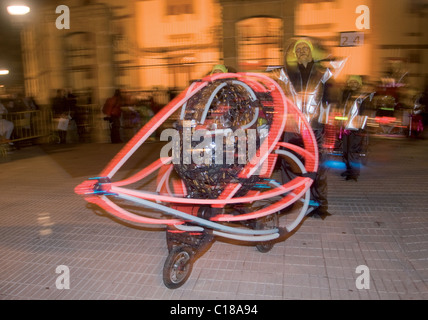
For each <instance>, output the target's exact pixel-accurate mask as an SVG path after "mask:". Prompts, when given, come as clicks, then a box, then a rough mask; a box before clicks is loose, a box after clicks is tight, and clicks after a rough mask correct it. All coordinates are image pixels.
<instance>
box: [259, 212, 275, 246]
mask: <svg viewBox="0 0 428 320" xmlns="http://www.w3.org/2000/svg"><path fill="white" fill-rule="evenodd" d="M278 225H279V220H278V214H276V213H274V214H271V215H269V216H266V217H263V218H260V219H257V221H256V229H257V230H263V229H273V228H276V227H278ZM274 244H275V242H274V241H273V240H271V241H264V242H259V243H258V244H256V248H257V250H258V251H259V252H261V253H266V252H269V251H270V250H272V248H273V246H274Z"/></svg>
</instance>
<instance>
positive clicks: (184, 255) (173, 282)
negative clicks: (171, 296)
mask: <svg viewBox="0 0 428 320" xmlns="http://www.w3.org/2000/svg"><path fill="white" fill-rule="evenodd" d="M192 267H193V252H192V249H190V248H189V247H187V246H182V245H181V246H176V247H173V248H172V250H171V252H170V253H169V255H168V257H167V258H166V260H165V264H164V267H163V283H164V284H165V286H166V287H167V288H169V289H177V288H179V287H181V286H182V285H183V284H184V283H185V282H186V281H187V279H188V278H189V276H190V273H191V272H192Z"/></svg>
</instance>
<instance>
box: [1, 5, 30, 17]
mask: <svg viewBox="0 0 428 320" xmlns="http://www.w3.org/2000/svg"><path fill="white" fill-rule="evenodd" d="M7 12H9V14H11V15H14V16H16V15H18V16H22V15H25V14H27V13H29V12H30V7H28V6H25V5H14V6H8V7H7Z"/></svg>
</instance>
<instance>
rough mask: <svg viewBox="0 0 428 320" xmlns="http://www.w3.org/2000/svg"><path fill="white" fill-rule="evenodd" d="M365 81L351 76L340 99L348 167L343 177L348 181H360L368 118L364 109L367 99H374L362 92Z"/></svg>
mask: <svg viewBox="0 0 428 320" xmlns="http://www.w3.org/2000/svg"><path fill="white" fill-rule="evenodd" d="M362 86H363V81H362V78H361V76H359V75H350V76H349V77H348V80H347V82H346V87H345V89H344V90H343V93H342V97H341V99H340V107H341V108H342V110H343V114H342V119H344V123H343V126H342V128H341V134H340V135H341V139H342V159H343V162H344V163H345V165H346V171H344V172H342V173H341V176H342V177H344V178H345V179H346V180H355V181H357V180H358V177H359V175H360V153H361V151H362V146H363V137H364V135H365V134H366V133H365V132H364V129H365V125H366V121H367V117H366V116H364V115H363V114H364V109H365V105H366V102H367V98H370V100H371V98H372V97H373V93H372V94H370V93H364V92H362Z"/></svg>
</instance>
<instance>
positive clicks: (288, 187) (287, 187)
mask: <svg viewBox="0 0 428 320" xmlns="http://www.w3.org/2000/svg"><path fill="white" fill-rule="evenodd" d="M309 181H310V182H311V181H312V180H311V179H310V178H307V177H296V178H295V179H293V180H292V181H289V182H287V183H286V184H284V185H282V186H281V187H278V188H275V189H273V190H269V191H266V192H262V193H260V194H259V195H257V196H244V197H236V198H229V199H196V198H179V197H174V196H167V195H159V194H154V193H149V192H145V191H139V190H133V189H127V188H122V187H116V186H112V187H111V189H110V191H111V192H114V193H120V194H127V195H131V196H134V197H138V198H142V199H150V200H156V201H162V202H170V203H181V204H201V205H202V204H205V205H220V204H221V205H226V204H232V203H247V202H254V201H258V200H264V199H267V198H270V197H275V196H279V195H281V194H284V193H286V192H289V191H292V190H295V189H297V188H299V187H301V186H303V185H305V184H307V183H308V182H309Z"/></svg>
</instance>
